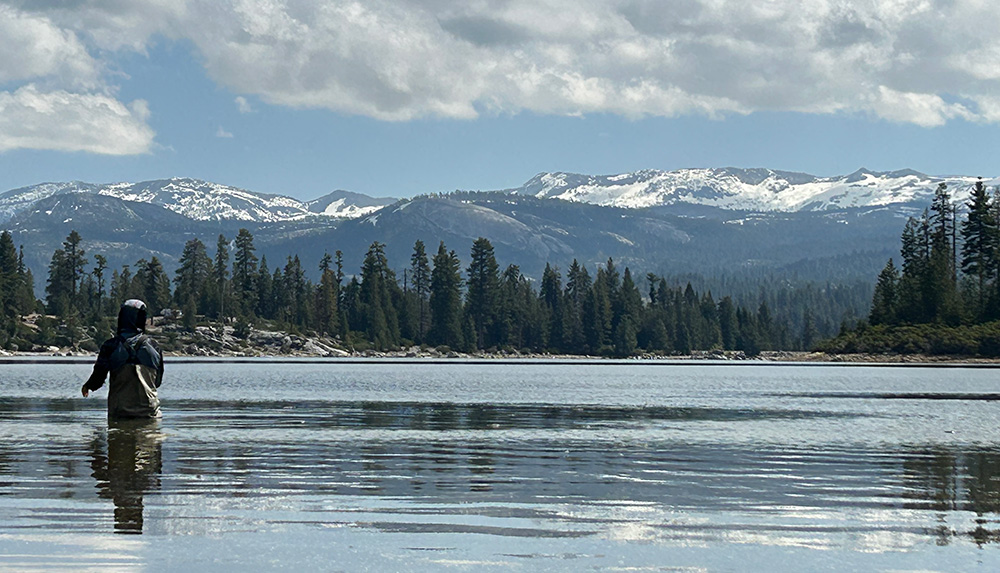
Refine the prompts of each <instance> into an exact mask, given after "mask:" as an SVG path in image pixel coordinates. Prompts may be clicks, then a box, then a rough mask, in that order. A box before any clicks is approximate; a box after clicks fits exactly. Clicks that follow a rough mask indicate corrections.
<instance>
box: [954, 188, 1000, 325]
mask: <svg viewBox="0 0 1000 573" xmlns="http://www.w3.org/2000/svg"><path fill="white" fill-rule="evenodd" d="M968 207H969V214H968V216H967V218H966V220H965V221H963V222H962V272H963V273H965V274H966V275H968V276H970V277H972V278H973V283H972V284H973V285H974V289H975V292H974V293H973V297H972V298H974V300H975V301H976V313H975V314H976V317H977V318H983V317H984V316H985V313H986V308H987V304H986V303H987V300H988V296H989V291H990V288H989V287H988V281H989V280H990V279H991V278H992V277H993V276H994V274H995V273H996V267H997V258H996V256H997V251H998V249H1000V227H998V223H997V221H996V219H994V218H993V216H992V213H991V211H992V210H993V209H992V205H991V203H990V196H989V193H987V192H986V186H985V185H983V180H982V178H979V180H978V181H976V184H975V186H973V188H972V194H971V197H970V200H969V203H968Z"/></svg>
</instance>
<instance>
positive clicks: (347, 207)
mask: <svg viewBox="0 0 1000 573" xmlns="http://www.w3.org/2000/svg"><path fill="white" fill-rule="evenodd" d="M396 201H397V199H395V198H393V197H369V196H368V195H362V194H361V193H352V192H350V191H343V190H337V191H334V192H333V193H330V194H328V195H324V196H322V197H319V198H317V199H313V200H312V201H306V203H305V205H306V209H308V210H309V211H310V212H312V213H316V214H318V215H326V216H328V217H337V218H340V219H357V218H358V217H364V216H365V215H370V214H372V213H374V212H375V211H378V210H379V209H381V208H382V207H385V206H386V205H392V204H393V203H395V202H396Z"/></svg>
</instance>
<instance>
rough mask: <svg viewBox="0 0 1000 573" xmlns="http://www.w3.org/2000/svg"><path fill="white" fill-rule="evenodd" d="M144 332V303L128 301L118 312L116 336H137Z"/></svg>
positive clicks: (135, 300)
mask: <svg viewBox="0 0 1000 573" xmlns="http://www.w3.org/2000/svg"><path fill="white" fill-rule="evenodd" d="M145 330H146V303H144V302H142V301H141V300H138V299H134V298H133V299H129V300H127V301H125V302H124V303H122V307H121V310H119V311H118V334H137V333H139V332H143V331H145Z"/></svg>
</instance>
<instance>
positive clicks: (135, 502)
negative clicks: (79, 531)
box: [92, 419, 163, 533]
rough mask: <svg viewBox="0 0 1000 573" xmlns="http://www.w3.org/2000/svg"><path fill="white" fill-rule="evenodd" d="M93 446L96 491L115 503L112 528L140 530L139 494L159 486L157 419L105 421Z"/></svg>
mask: <svg viewBox="0 0 1000 573" xmlns="http://www.w3.org/2000/svg"><path fill="white" fill-rule="evenodd" d="M93 446H94V448H93V461H92V467H93V470H94V473H93V476H94V478H95V479H96V480H97V489H98V492H99V495H100V496H101V497H102V498H104V499H108V498H110V499H111V500H112V502H113V503H114V505H115V509H114V516H115V517H114V519H115V524H114V528H115V532H116V533H142V529H143V509H144V508H143V497H144V496H145V495H146V494H147V493H149V492H152V491H156V490H158V489H159V487H160V474H161V473H162V471H163V434H162V433H161V432H160V423H159V420H156V419H153V420H148V419H143V420H122V421H112V422H108V430H107V434H106V435H104V436H102V435H100V434H99V435H98V436H96V437H95V439H94V442H93Z"/></svg>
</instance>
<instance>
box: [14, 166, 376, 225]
mask: <svg viewBox="0 0 1000 573" xmlns="http://www.w3.org/2000/svg"><path fill="white" fill-rule="evenodd" d="M66 193H91V194H97V195H105V196H109V197H115V198H118V199H121V200H123V201H133V202H138V203H148V204H150V205H158V206H160V207H164V208H166V209H169V210H171V211H173V212H175V213H177V214H179V215H183V216H185V217H187V218H189V219H193V220H196V221H246V222H255V223H273V222H282V221H298V220H302V219H306V218H310V217H316V216H328V217H337V218H354V217H361V216H364V215H367V214H369V213H370V212H372V211H373V210H377V209H378V208H379V206H381V205H383V204H389V203H392V202H394V201H395V199H374V198H371V197H368V196H366V195H361V194H358V193H347V192H334V193H331V194H330V195H327V196H326V197H327V198H332V199H330V200H329V201H326V202H325V203H324V199H325V198H320V199H316V200H314V201H309V202H303V201H299V200H297V199H293V198H291V197H286V196H283V195H270V194H266V193H256V192H253V191H247V190H245V189H240V188H237V187H231V186H229V185H220V184H218V183H211V182H208V181H201V180H198V179H189V178H181V177H177V178H173V179H162V180H156V181H143V182H139V183H111V184H103V185H95V184H92V183H82V182H79V181H74V182H70V183H42V184H39V185H32V186H30V187H24V188H21V189H14V190H11V191H8V192H7V193H4V194H3V195H0V223H3V222H5V221H9V220H10V219H11V218H12V217H13V216H14V215H16V214H18V213H20V212H22V211H24V210H27V209H28V208H30V207H31V206H32V205H34V204H35V203H36V202H38V201H39V200H41V199H45V198H47V197H51V196H53V195H61V194H66ZM338 193H339V195H338Z"/></svg>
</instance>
